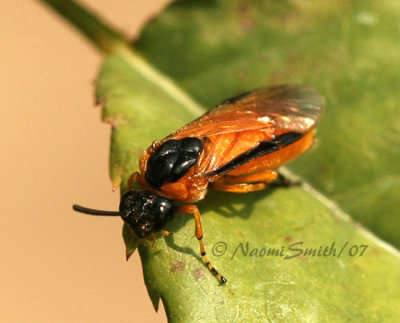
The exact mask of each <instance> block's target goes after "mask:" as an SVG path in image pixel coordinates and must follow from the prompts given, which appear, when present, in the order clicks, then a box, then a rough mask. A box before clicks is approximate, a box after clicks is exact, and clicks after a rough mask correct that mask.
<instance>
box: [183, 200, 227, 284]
mask: <svg viewBox="0 0 400 323" xmlns="http://www.w3.org/2000/svg"><path fill="white" fill-rule="evenodd" d="M178 212H180V213H189V214H193V216H194V219H195V222H196V230H195V235H196V238H197V240H199V244H200V254H201V256H202V257H203V259H204V262H205V263H206V266H207V267H208V269H210V271H211V272H212V273H213V274H214V275H215V276H217V277H218V279H219V280H220V281H221V283H222V284H224V283H226V278H225V277H224V276H222V275H221V274H220V273H219V272H218V271H217V270H216V269H215V267H214V266H213V265H211V263H210V260H209V259H208V257H207V255H206V250H205V248H204V243H203V228H202V225H201V217H200V212H199V209H198V208H197V206H196V205H184V206H181V207H179V208H178Z"/></svg>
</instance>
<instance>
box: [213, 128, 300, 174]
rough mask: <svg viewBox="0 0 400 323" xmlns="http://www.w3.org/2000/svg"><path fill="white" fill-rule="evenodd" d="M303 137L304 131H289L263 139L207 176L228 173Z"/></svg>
mask: <svg viewBox="0 0 400 323" xmlns="http://www.w3.org/2000/svg"><path fill="white" fill-rule="evenodd" d="M301 137H303V134H302V133H298V132H288V133H285V134H283V135H280V136H276V137H275V138H274V139H272V140H271V141H261V142H259V143H258V144H257V146H255V147H254V148H252V149H249V150H247V151H245V152H244V153H242V154H240V155H239V156H237V157H235V158H234V159H232V160H231V161H230V162H228V163H226V164H225V165H223V166H221V167H220V168H218V169H216V170H214V171H212V172H209V173H207V174H206V175H205V176H206V177H209V176H214V175H223V174H226V173H228V172H230V171H231V170H234V169H235V168H237V167H239V166H242V165H244V164H246V163H248V162H250V161H252V160H253V159H256V158H259V157H262V156H264V155H267V154H270V153H273V152H274V151H277V150H279V149H281V148H283V147H286V146H288V145H290V144H292V143H294V142H295V141H297V140H299V139H300V138H301Z"/></svg>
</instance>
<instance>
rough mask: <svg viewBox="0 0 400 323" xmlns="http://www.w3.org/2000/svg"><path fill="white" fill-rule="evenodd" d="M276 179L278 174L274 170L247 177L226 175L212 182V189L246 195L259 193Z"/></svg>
mask: <svg viewBox="0 0 400 323" xmlns="http://www.w3.org/2000/svg"><path fill="white" fill-rule="evenodd" d="M277 178H278V172H277V171H276V170H273V169H269V170H266V171H264V172H260V173H255V174H249V175H241V176H229V175H226V176H224V177H222V178H221V179H218V180H217V181H215V182H213V183H212V187H213V188H214V189H216V190H219V191H226V192H232V193H248V192H252V191H260V190H262V189H264V188H266V187H267V184H269V183H271V182H273V181H274V180H276V179H277Z"/></svg>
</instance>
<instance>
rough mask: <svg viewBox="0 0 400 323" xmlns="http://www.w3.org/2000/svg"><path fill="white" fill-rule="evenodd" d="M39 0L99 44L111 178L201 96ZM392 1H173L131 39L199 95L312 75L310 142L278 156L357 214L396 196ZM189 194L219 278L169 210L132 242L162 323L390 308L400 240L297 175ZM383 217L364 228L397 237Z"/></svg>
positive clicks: (381, 316)
mask: <svg viewBox="0 0 400 323" xmlns="http://www.w3.org/2000/svg"><path fill="white" fill-rule="evenodd" d="M43 1H44V2H46V3H47V4H49V5H50V6H52V7H53V8H55V9H56V10H58V11H59V12H60V13H61V14H62V15H63V16H64V17H66V18H67V19H68V20H69V21H71V22H72V23H73V24H74V25H75V26H77V27H78V28H80V29H81V31H83V32H84V33H85V34H86V36H87V37H88V38H89V39H90V40H91V41H92V42H93V43H94V44H95V45H96V46H97V47H98V48H99V49H101V50H103V51H104V52H107V53H110V54H112V55H111V56H110V57H108V58H107V59H106V61H105V63H104V65H103V68H102V70H101V73H100V76H99V79H98V82H97V99H98V100H99V102H102V103H103V104H104V109H103V119H104V120H105V121H107V122H109V123H110V124H111V125H112V127H113V131H112V142H111V157H110V158H111V163H110V164H111V169H110V173H111V178H112V181H113V184H114V185H116V186H117V185H120V184H122V188H124V187H125V185H126V181H127V179H128V177H129V176H130V174H131V173H132V172H134V171H135V170H137V160H138V158H139V156H140V154H141V152H142V151H143V149H145V148H146V147H147V146H148V145H149V144H150V143H151V141H152V140H154V139H161V138H163V137H164V136H165V135H167V134H169V133H170V132H172V131H173V130H175V129H176V128H178V127H180V126H182V125H183V124H185V123H186V122H188V121H190V120H191V119H193V118H194V117H197V116H198V115H199V114H200V113H201V111H202V110H201V108H200V107H199V106H198V105H197V104H196V103H195V102H193V100H191V98H190V97H189V96H187V95H186V94H185V93H184V92H182V91H181V90H180V89H179V87H177V86H176V85H175V84H174V83H173V82H171V80H170V79H168V78H167V77H165V76H164V75H163V74H162V73H160V72H159V71H158V70H157V69H155V68H154V67H153V66H151V65H150V64H149V63H147V62H146V60H145V59H143V58H142V57H141V56H139V55H137V53H136V52H134V51H132V50H130V49H129V48H128V47H127V46H126V44H125V43H124V41H123V39H122V38H121V36H120V35H119V33H116V32H115V31H114V30H113V29H112V28H110V27H109V26H107V25H105V24H104V23H102V22H101V21H100V20H99V19H98V18H97V17H96V16H94V15H92V14H91V13H89V12H87V10H85V9H84V8H83V7H82V6H80V5H79V4H77V3H75V2H74V1H71V0H43ZM399 10H400V9H399V6H398V4H397V2H394V1H380V2H373V1H371V0H370V1H364V2H347V1H344V0H342V1H333V0H328V1H318V2H317V1H309V2H303V1H290V2H289V1H268V2H264V1H263V2H261V1H252V2H250V1H222V0H219V1H218V0H213V1H212V0H207V1H206V0H204V1H180V2H177V3H175V4H174V5H172V6H171V7H170V9H168V10H167V11H166V12H165V13H164V14H162V15H161V16H160V17H159V19H158V21H156V22H153V23H152V24H150V25H149V26H148V27H147V28H146V30H145V32H144V34H143V36H142V38H141V40H140V41H139V42H138V44H137V46H138V48H140V50H141V51H142V53H143V55H144V56H146V57H147V58H148V59H149V60H150V61H152V62H154V63H155V64H156V66H158V68H159V69H160V70H162V71H164V72H165V73H167V74H169V75H170V76H171V77H172V78H173V79H175V80H177V81H178V82H179V84H180V85H181V86H182V87H184V88H185V89H186V90H187V91H188V92H190V93H191V94H192V95H194V96H195V97H196V98H197V99H198V100H199V102H201V103H202V104H204V105H205V106H207V107H211V106H212V105H213V104H215V103H217V102H219V101H221V100H222V99H223V98H225V97H228V96H230V95H233V94H237V92H240V91H241V90H245V89H248V88H250V87H260V86H263V84H260V82H261V80H263V81H265V83H277V82H283V83H287V82H302V83H303V82H307V83H313V84H316V85H318V87H319V88H320V90H321V92H322V93H324V94H325V95H326V97H327V101H328V112H327V115H326V117H325V119H324V122H323V123H322V124H321V126H320V127H319V129H320V131H319V135H318V138H320V142H319V145H318V147H317V149H315V150H313V151H311V152H310V153H308V154H306V156H305V157H304V158H302V159H299V161H297V162H296V163H294V164H292V166H291V168H292V169H295V170H296V172H297V173H298V174H301V175H302V176H303V177H304V178H306V179H309V180H310V181H311V182H312V183H313V184H314V185H315V186H317V187H318V188H320V189H321V190H322V191H324V192H325V193H326V194H327V195H328V196H330V197H332V198H334V199H336V201H338V202H339V203H340V204H341V205H342V206H343V207H344V208H346V209H351V210H352V211H354V214H356V215H357V216H358V218H360V219H362V220H363V221H364V223H366V224H367V225H371V223H372V222H373V221H375V220H376V218H377V214H378V213H379V212H382V211H386V210H387V211H388V212H392V213H390V214H394V212H393V210H395V207H396V205H398V204H396V203H398V201H397V199H396V198H395V197H396V196H397V195H396V194H394V193H393V191H394V190H395V189H397V191H398V187H399V186H398V184H399V181H398V177H396V175H394V174H398V168H396V167H398V166H397V164H396V163H395V161H396V159H395V156H396V153H397V152H398V150H397V149H398V148H397V147H398V146H396V144H398V140H399V138H398V136H396V135H397V134H398V132H399V128H400V127H399V123H398V116H397V115H396V114H394V107H395V103H396V98H395V97H394V95H393V91H391V88H390V86H389V85H391V86H392V87H395V86H396V85H398V83H399V79H398V75H397V74H398V73H396V71H397V69H396V68H395V67H398V62H397V60H396V53H397V51H396V49H398V48H396V44H397V39H398V37H397V36H398V33H399V28H398V26H397V27H393V26H394V24H391V23H390V22H396V21H397V20H396V19H397V17H398V13H399ZM382 49H387V51H386V50H385V51H384V50H382ZM329 104H330V106H329ZM345 109H346V110H345ZM396 118H397V119H396ZM383 122H385V125H384V126H385V127H383V125H382V123H383ZM356 157H357V158H356ZM378 164H379V165H380V166H379V165H378ZM380 167H381V168H380ZM396 171H397V172H396ZM286 172H287V171H286ZM287 173H288V176H289V178H294V176H293V175H292V174H291V173H290V172H287ZM339 193H340V194H341V195H339ZM381 196H384V198H385V201H384V202H385V203H383V202H381V201H380V197H381ZM199 207H200V210H201V212H202V215H203V227H204V237H205V242H206V248H207V250H208V253H209V256H210V259H211V261H212V263H213V264H214V265H215V266H216V267H217V268H218V269H219V270H220V271H221V272H222V273H223V274H224V275H225V276H226V277H227V278H228V283H227V284H226V285H223V286H221V285H219V284H218V282H217V281H216V279H215V278H214V277H213V276H212V275H211V274H210V273H209V272H208V269H207V268H206V267H205V266H204V264H203V262H202V260H201V257H200V256H199V253H198V243H197V240H196V238H194V221H193V219H192V218H191V217H190V216H189V215H183V214H179V215H177V216H176V217H175V219H174V220H173V221H172V223H171V224H170V225H169V226H168V228H166V229H168V230H170V231H172V232H175V233H176V234H175V235H173V236H169V237H164V238H160V239H158V240H157V242H156V245H155V246H154V247H147V246H145V245H143V244H142V245H140V246H139V251H140V255H141V258H142V263H143V267H144V275H145V282H146V285H147V287H148V291H149V294H150V297H151V299H152V301H153V304H154V306H155V308H157V306H158V303H159V299H160V298H161V299H162V301H163V302H164V305H165V308H166V310H167V315H168V318H169V320H170V321H171V322H187V321H200V322H220V321H221V322H231V321H240V322H259V321H273V322H288V321H290V322H299V321H301V322H303V321H311V322H314V321H318V322H336V321H338V322H343V321H350V320H351V321H360V322H381V321H388V322H396V321H397V320H398V317H400V306H399V305H400V304H399V303H400V300H399V297H398V295H399V292H400V257H399V253H398V251H396V250H395V249H394V248H392V247H390V246H389V245H387V244H385V243H384V242H382V241H381V240H379V239H377V238H375V237H374V236H373V235H372V234H370V233H369V232H367V231H366V230H365V229H363V228H362V227H361V226H360V225H358V224H356V223H354V222H352V221H351V220H350V218H349V217H348V216H347V215H346V214H345V213H343V212H342V211H341V210H340V209H339V208H338V206H337V205H336V204H335V203H333V202H331V201H330V200H329V199H327V198H326V197H325V196H323V195H321V194H320V193H318V192H317V191H315V190H314V189H313V188H311V186H309V185H308V184H306V183H304V184H303V185H302V186H301V187H291V188H290V189H288V188H275V189H273V188H269V189H268V190H265V191H261V192H255V193H249V194H244V195H235V194H229V193H221V192H214V191H210V192H209V194H208V195H207V198H206V199H205V200H204V201H202V202H201V203H199ZM360 210H361V211H360ZM362 212H365V213H366V214H367V215H366V216H364V217H363V216H360V214H361V215H362ZM381 217H382V218H383V220H384V221H382V225H381V226H380V227H379V228H377V232H380V233H381V234H382V235H383V236H385V237H387V238H388V239H392V240H393V241H398V240H396V239H397V238H398V234H397V233H396V231H395V228H396V226H395V224H396V223H397V224H398V218H395V217H394V216H392V217H393V219H390V215H389V216H388V215H385V214H384V216H381ZM396 221H397V222H396ZM123 235H124V239H125V243H126V250H127V256H129V255H130V254H132V253H133V252H134V251H135V249H136V248H137V246H138V243H139V241H138V239H137V238H136V237H135V236H134V235H133V234H132V231H131V230H130V228H128V227H126V226H125V227H124V231H123Z"/></svg>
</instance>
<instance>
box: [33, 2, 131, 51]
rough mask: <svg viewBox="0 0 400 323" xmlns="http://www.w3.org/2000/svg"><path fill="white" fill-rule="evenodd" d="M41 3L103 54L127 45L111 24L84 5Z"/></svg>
mask: <svg viewBox="0 0 400 323" xmlns="http://www.w3.org/2000/svg"><path fill="white" fill-rule="evenodd" d="M39 1H41V2H43V3H45V4H47V5H48V6H50V7H51V8H53V9H54V10H55V11H57V12H58V13H59V14H60V15H61V16H62V17H63V18H64V19H65V20H67V21H68V22H69V23H71V24H72V25H73V26H74V27H75V28H77V29H78V30H79V31H80V32H81V33H83V34H84V35H85V36H86V38H88V39H89V40H90V41H91V43H92V44H93V45H95V47H97V48H98V49H100V50H101V51H102V52H104V53H107V54H111V53H114V52H115V51H116V48H118V47H121V45H127V42H126V40H125V37H124V36H123V34H122V33H120V32H119V31H117V30H115V29H114V28H112V27H111V26H110V25H109V24H106V23H105V22H104V21H103V20H102V19H101V18H99V17H98V16H97V15H95V14H94V13H92V12H91V11H90V10H89V9H87V8H86V7H84V6H83V5H82V4H80V3H78V2H76V1H74V0H39Z"/></svg>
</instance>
